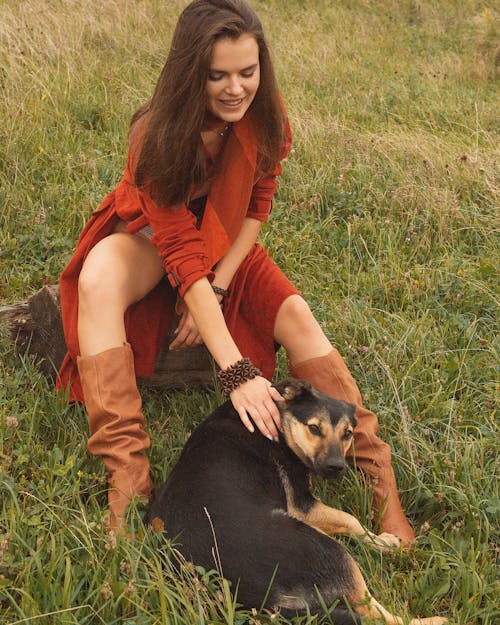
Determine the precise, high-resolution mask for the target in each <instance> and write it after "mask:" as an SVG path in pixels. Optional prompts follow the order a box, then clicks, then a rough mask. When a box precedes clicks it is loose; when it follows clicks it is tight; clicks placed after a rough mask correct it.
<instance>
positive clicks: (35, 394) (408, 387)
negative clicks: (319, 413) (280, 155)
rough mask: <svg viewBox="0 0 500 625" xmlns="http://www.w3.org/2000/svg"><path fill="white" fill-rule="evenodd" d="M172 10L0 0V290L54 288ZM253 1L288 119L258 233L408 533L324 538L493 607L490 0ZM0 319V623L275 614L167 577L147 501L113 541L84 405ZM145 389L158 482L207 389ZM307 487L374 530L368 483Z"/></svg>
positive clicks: (419, 607)
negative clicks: (356, 412)
mask: <svg viewBox="0 0 500 625" xmlns="http://www.w3.org/2000/svg"><path fill="white" fill-rule="evenodd" d="M184 4H185V2H181V1H179V2H177V1H176V2H170V3H165V2H159V1H158V0H144V2H140V3H130V2H124V1H119V0H109V1H108V2H105V3H89V2H84V1H83V0H75V2H65V1H62V0H38V1H36V0H27V1H26V2H22V3H19V2H15V1H14V0H4V2H2V3H1V5H0V119H1V120H2V123H1V124H0V189H1V192H0V302H1V303H2V304H7V303H11V302H13V301H16V300H21V299H24V298H25V297H26V296H27V295H29V294H30V293H32V292H34V291H35V290H37V289H38V288H40V287H41V286H42V285H43V284H45V283H46V282H50V283H54V282H56V281H57V279H58V275H59V273H60V271H61V270H62V268H63V267H64V265H65V263H66V262H67V261H68V259H69V258H70V256H71V252H72V249H73V247H74V244H75V241H76V237H77V235H78V232H79V230H80V229H81V227H82V225H83V224H84V222H85V221H86V219H87V218H88V216H89V215H90V212H91V211H92V210H93V209H94V208H95V207H96V206H97V205H98V203H99V202H100V200H101V199H102V198H103V197H104V195H105V194H106V193H107V192H108V191H109V190H111V189H112V188H113V185H114V184H115V183H116V182H117V181H118V180H119V178H120V175H121V172H122V169H123V166H124V162H125V150H126V130H127V124H128V120H129V118H130V116H131V114H132V113H133V111H134V110H135V108H136V107H137V106H139V105H140V104H141V103H142V102H143V101H144V100H145V99H146V98H147V97H148V95H149V94H150V92H151V89H152V87H153V85H154V82H155V80H156V77H157V75H158V72H159V70H160V68H161V66H162V63H163V58H164V54H165V50H166V49H167V47H168V44H169V39H170V34H171V31H172V27H173V24H174V22H175V18H176V15H177V14H178V12H179V9H180V8H181V7H182V6H184ZM254 5H255V6H256V7H257V9H258V10H259V12H260V14H261V16H262V18H263V21H264V23H265V25H266V28H267V30H268V34H269V38H270V41H271V43H272V47H273V50H274V53H275V58H276V67H277V71H278V75H279V79H280V84H281V86H282V91H283V94H284V97H285V100H286V102H287V105H288V109H289V115H290V119H291V124H292V128H293V130H294V138H295V141H294V151H293V153H292V154H291V155H290V157H289V159H288V162H287V163H286V167H285V173H284V176H283V180H282V184H281V187H280V191H279V196H278V199H277V201H276V203H275V208H274V212H273V219H272V220H271V222H270V224H269V225H268V226H266V228H265V230H264V233H263V237H262V238H263V241H264V243H265V244H266V246H268V247H269V249H270V250H271V252H272V255H273V257H274V258H275V259H276V260H277V262H278V263H279V264H280V265H281V266H282V268H283V269H284V270H285V271H286V273H287V274H288V275H289V276H290V278H291V279H292V280H293V281H294V283H296V284H297V286H298V287H299V288H300V289H301V290H302V292H303V294H304V296H305V297H306V299H307V300H308V301H309V302H310V304H311V306H312V308H313V309H314V311H315V313H316V315H317V317H318V319H319V320H320V321H321V323H322V325H323V327H324V328H325V330H326V332H327V333H328V335H329V336H330V338H331V339H332V342H334V344H336V345H337V346H338V348H339V349H340V350H341V351H342V353H343V354H344V355H345V356H346V358H347V361H348V364H349V366H350V368H351V369H352V371H353V374H354V375H355V377H356V379H357V380H358V382H359V385H360V387H361V389H362V392H363V394H364V396H365V399H366V403H367V404H368V405H370V407H372V408H374V409H375V410H376V411H377V413H378V415H379V417H380V422H381V431H382V434H383V437H384V438H385V439H386V440H387V441H388V442H390V443H391V445H392V448H393V450H394V466H395V470H396V473H397V476H398V483H399V485H400V489H401V491H402V499H403V503H404V506H405V509H406V510H407V512H408V515H409V516H410V518H411V520H412V522H413V524H414V526H415V527H416V529H417V532H418V541H417V546H416V548H415V549H414V550H413V551H412V552H411V553H409V554H396V555H383V556H381V555H378V554H376V553H374V552H372V551H370V550H368V549H367V548H366V547H363V546H360V545H357V544H355V543H353V542H351V541H347V540H346V541H344V542H345V544H346V546H347V547H348V548H349V550H350V551H351V552H352V553H353V554H354V556H355V557H356V559H357V561H358V562H359V564H360V566H361V567H362V569H363V571H364V574H365V576H366V578H367V580H368V583H369V586H370V588H371V590H372V591H373V593H374V595H375V596H376V597H377V599H379V600H380V601H381V602H382V603H383V604H384V605H385V606H386V607H387V608H390V609H391V610H392V611H395V612H400V613H402V614H405V615H408V614H413V615H419V616H427V615H431V614H434V613H440V614H446V615H448V616H449V617H450V619H451V621H452V622H453V623H458V624H460V625H462V624H464V625H465V624H467V625H473V624H476V623H477V624H481V625H493V623H495V622H497V620H498V618H499V610H498V596H499V593H500V587H499V585H498V582H497V581H496V580H497V578H496V568H495V567H496V564H497V560H498V552H499V548H500V545H499V541H498V515H499V512H500V498H499V492H498V460H497V457H498V452H499V445H498V435H499V432H498V422H497V419H498V405H499V357H498V355H499V343H498V336H499V333H498V311H499V299H500V293H499V289H498V266H499V262H500V259H499V253H498V252H499V238H498V231H499V220H498V205H499V202H498V158H499V154H498V150H497V146H498V139H499V136H498V134H499V133H498V131H499V117H498V105H497V102H498V95H499V89H498V86H499V85H498V78H499V63H500V51H499V48H498V40H499V37H498V35H499V27H498V17H499V15H498V11H497V9H496V8H495V5H494V3H493V2H487V1H486V2H479V1H475V0H462V1H460V2H458V1H454V0H442V1H440V2H437V1H436V0H435V1H431V0H420V1H416V0H401V1H399V2H396V1H395V0H384V1H382V0H342V1H339V2H329V1H327V0H316V1H314V2H312V1H311V2H301V1H300V2H299V1H298V0H268V1H266V2H264V1H258V2H254ZM5 334H6V333H5V331H2V336H1V339H0V346H1V351H2V359H1V363H0V369H1V374H0V375H1V384H0V514H1V516H0V624H1V625H6V624H14V623H23V624H26V623H29V624H35V625H49V624H50V625H53V624H78V625H82V624H87V623H88V624H92V625H94V624H107V625H109V624H113V623H120V624H123V625H132V624H134V625H153V624H154V625H156V624H158V625H159V624H162V625H163V624H168V625H170V624H186V625H192V624H193V623H200V624H201V623H206V624H207V625H208V624H209V623H211V624H214V625H215V624H218V623H243V622H250V623H252V622H253V623H258V622H259V621H260V622H262V623H271V622H272V623H277V622H283V623H284V622H285V621H284V619H277V618H271V616H270V615H265V614H258V615H252V614H245V613H244V612H242V611H241V610H240V609H239V608H238V607H237V606H236V605H235V603H234V600H232V599H231V597H230V595H229V594H228V589H227V586H224V585H222V584H221V583H220V582H219V581H218V579H217V575H216V574H213V573H211V574H203V573H202V572H201V571H196V570H193V569H192V567H189V566H187V565H185V566H182V567H181V571H180V573H176V572H175V570H174V568H173V567H172V565H171V564H170V563H168V562H169V558H171V557H172V552H171V550H170V549H169V548H168V547H164V549H163V551H164V554H163V555H161V554H160V553H159V552H158V549H157V547H158V545H157V539H156V538H155V537H154V536H152V535H151V534H150V532H149V531H147V530H145V529H144V528H143V525H142V521H141V518H142V514H143V513H142V512H141V511H138V512H137V513H133V514H132V518H131V521H132V523H133V524H134V526H135V527H136V528H137V536H138V537H137V540H136V541H135V542H132V543H130V542H127V541H121V542H119V543H118V545H113V544H110V543H109V539H108V538H107V536H106V534H105V532H103V530H102V527H101V525H102V515H103V508H104V505H105V501H106V496H105V482H104V473H103V470H102V467H101V465H100V463H99V462H98V461H97V460H96V459H94V458H90V457H89V456H88V455H87V453H86V448H85V445H86V438H87V425H86V418H85V415H84V412H83V411H82V410H81V409H78V408H75V407H68V406H66V405H65V404H64V403H61V402H60V401H59V399H58V398H57V397H56V395H55V393H54V390H53V388H52V386H51V384H50V383H49V382H48V381H47V380H46V379H45V378H43V377H42V376H41V375H40V374H39V372H38V370H37V368H36V365H35V364H34V363H32V362H30V361H29V360H28V359H26V358H24V357H23V356H22V355H18V354H16V353H14V350H13V348H12V346H11V344H10V342H9V340H8V339H7V337H6V335H5ZM278 374H279V375H280V376H284V375H286V362H285V358H284V356H283V355H280V359H279V372H278ZM144 399H145V412H146V415H147V418H148V428H149V430H150V433H151V435H152V438H153V447H152V450H151V460H152V467H153V477H154V479H155V480H156V481H160V480H161V479H163V477H164V476H165V475H166V474H167V473H168V470H169V468H170V467H171V466H172V463H173V462H174V461H175V458H176V457H177V455H178V453H179V450H180V449H181V447H182V445H183V443H184V441H185V440H186V438H187V436H188V434H189V431H190V430H192V428H193V427H194V426H195V425H196V423H197V422H199V420H200V419H201V418H202V417H203V415H205V414H207V413H208V412H210V410H211V409H212V408H213V407H214V406H215V405H216V404H217V402H218V401H219V399H220V398H219V397H218V396H217V395H216V394H215V393H213V392H209V391H189V392H185V393H168V394H162V393H153V392H145V393H144ZM316 490H317V493H318V495H320V496H321V497H322V499H323V500H324V501H325V502H329V503H332V504H334V505H338V506H341V507H343V508H344V509H346V510H349V511H351V512H353V513H355V514H356V515H357V516H359V517H360V518H363V519H367V522H368V523H369V508H370V493H369V491H368V490H367V489H366V488H365V487H364V486H363V484H362V483H361V482H359V481H358V480H357V479H356V478H355V477H354V476H352V475H351V476H349V477H348V478H347V479H345V480H344V481H343V483H342V485H340V486H336V487H335V489H334V488H332V487H331V486H329V485H327V484H325V483H321V482H318V483H317V484H316ZM164 556H166V557H164ZM165 561H167V564H165ZM248 619H250V620H248ZM311 622H312V621H311Z"/></svg>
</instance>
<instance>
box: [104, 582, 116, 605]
mask: <svg viewBox="0 0 500 625" xmlns="http://www.w3.org/2000/svg"><path fill="white" fill-rule="evenodd" d="M101 595H102V597H103V599H104V600H105V601H109V600H110V599H111V598H112V597H113V591H112V590H111V586H110V585H109V582H104V584H103V586H102V588H101Z"/></svg>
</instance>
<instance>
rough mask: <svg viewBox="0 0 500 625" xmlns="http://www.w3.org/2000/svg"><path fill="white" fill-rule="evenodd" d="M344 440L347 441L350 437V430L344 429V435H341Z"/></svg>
mask: <svg viewBox="0 0 500 625" xmlns="http://www.w3.org/2000/svg"><path fill="white" fill-rule="evenodd" d="M342 438H343V439H344V440H345V441H348V440H349V439H350V438H352V431H351V430H346V431H345V432H344V436H343V437H342Z"/></svg>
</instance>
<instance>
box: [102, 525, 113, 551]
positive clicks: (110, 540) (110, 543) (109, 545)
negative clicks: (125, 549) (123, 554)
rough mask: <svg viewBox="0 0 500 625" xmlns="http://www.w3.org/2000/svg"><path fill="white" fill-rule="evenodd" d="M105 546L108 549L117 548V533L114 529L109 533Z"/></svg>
mask: <svg viewBox="0 0 500 625" xmlns="http://www.w3.org/2000/svg"><path fill="white" fill-rule="evenodd" d="M104 547H105V549H107V550H108V551H110V550H111V549H115V548H116V534H115V532H113V531H112V530H111V531H110V532H109V534H108V540H107V541H106V544H105V545H104Z"/></svg>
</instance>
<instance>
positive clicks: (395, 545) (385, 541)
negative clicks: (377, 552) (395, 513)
mask: <svg viewBox="0 0 500 625" xmlns="http://www.w3.org/2000/svg"><path fill="white" fill-rule="evenodd" d="M375 540H376V542H377V545H379V546H380V547H381V548H382V549H399V547H401V538H398V536H395V535H394V534H388V533H387V532H383V533H382V534H379V535H378V536H375Z"/></svg>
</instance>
